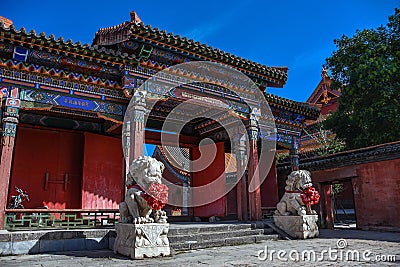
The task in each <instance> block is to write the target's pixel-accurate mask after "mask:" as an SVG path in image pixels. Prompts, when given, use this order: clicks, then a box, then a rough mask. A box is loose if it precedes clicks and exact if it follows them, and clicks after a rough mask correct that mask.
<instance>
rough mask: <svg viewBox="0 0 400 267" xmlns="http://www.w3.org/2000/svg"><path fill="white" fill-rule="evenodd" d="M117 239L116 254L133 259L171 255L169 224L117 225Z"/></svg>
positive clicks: (115, 244)
mask: <svg viewBox="0 0 400 267" xmlns="http://www.w3.org/2000/svg"><path fill="white" fill-rule="evenodd" d="M115 230H116V232H117V238H116V239H115V243H114V253H119V254H122V255H125V256H129V257H131V258H132V259H143V258H144V257H157V256H168V255H170V254H171V252H170V248H169V241H168V237H167V234H168V230H169V224H168V223H146V224H126V223H120V224H117V225H115Z"/></svg>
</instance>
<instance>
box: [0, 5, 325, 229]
mask: <svg viewBox="0 0 400 267" xmlns="http://www.w3.org/2000/svg"><path fill="white" fill-rule="evenodd" d="M130 15H131V20H130V21H126V22H123V23H121V24H119V25H116V26H112V27H109V28H102V29H99V30H98V31H97V32H96V33H95V35H94V39H93V43H92V44H91V45H89V44H81V43H80V42H76V43H73V42H72V41H71V40H64V38H63V37H60V38H56V37H55V36H54V35H49V36H47V35H46V34H45V33H43V32H42V33H36V32H35V31H34V30H31V31H27V30H26V29H25V28H21V29H19V30H18V29H16V28H15V27H14V25H12V22H11V23H9V20H5V19H2V20H0V97H1V102H0V103H1V105H2V106H1V119H2V120H1V122H2V142H1V151H0V152H1V162H0V183H1V184H2V188H1V190H0V226H1V227H3V226H4V218H5V214H6V213H7V209H6V208H7V203H9V201H10V197H11V196H12V195H15V191H14V188H15V187H19V188H22V189H23V190H26V191H27V192H28V194H29V197H30V202H26V203H24V206H25V208H31V209H33V208H38V207H42V206H47V207H48V208H49V209H50V210H63V209H65V210H68V209H69V210H71V209H74V210H79V209H82V210H102V209H108V210H110V209H118V203H119V202H120V201H121V200H122V198H123V195H124V192H125V184H124V183H125V175H126V170H127V166H126V165H127V164H126V163H125V162H126V161H125V160H124V156H123V146H122V138H123V134H124V131H123V125H124V124H123V122H124V115H125V112H126V110H127V107H128V104H129V102H130V100H131V98H132V97H135V96H136V95H137V90H138V88H140V87H141V85H142V84H144V83H145V81H146V80H147V79H148V78H149V77H151V76H152V75H154V74H156V73H158V72H160V71H162V70H164V69H167V68H168V67H171V66H175V65H177V64H179V63H185V62H195V61H204V62H205V61H209V62H214V63H220V64H223V65H226V66H229V67H231V68H233V69H235V70H238V71H240V72H241V73H243V74H245V75H246V76H247V77H248V78H249V79H251V81H253V82H254V83H255V84H256V85H257V87H258V88H257V90H259V92H255V91H254V90H253V89H250V87H248V86H247V85H246V83H243V84H229V83H224V82H220V81H216V80H212V77H211V78H210V77H208V76H206V75H203V74H202V73H201V72H197V73H190V72H182V73H181V72H179V71H178V72H177V73H176V75H179V77H181V78H182V79H185V77H196V78H198V79H200V80H201V81H202V82H200V83H197V84H196V85H182V86H180V87H179V88H177V89H176V90H175V91H174V94H170V95H169V96H168V97H163V98H162V99H161V98H158V94H160V92H159V88H157V87H151V86H147V87H146V86H145V91H146V94H144V95H142V98H141V99H140V103H139V104H138V106H137V109H135V116H137V117H135V123H134V124H133V125H131V127H132V129H131V130H132V131H133V132H134V133H135V135H136V137H137V138H136V139H135V143H134V144H131V154H130V156H131V158H136V157H138V156H139V155H141V154H143V149H144V145H145V144H152V145H156V146H157V147H156V149H155V151H154V156H155V157H156V158H158V159H159V160H161V161H163V163H164V164H165V165H166V170H165V176H167V177H166V178H167V179H169V180H170V181H171V183H174V184H180V185H181V186H182V187H184V188H191V187H196V186H201V185H203V184H205V183H208V182H212V181H213V180H214V179H215V178H216V177H218V176H220V175H224V176H225V181H224V185H222V186H225V185H229V184H233V185H235V186H234V187H233V189H232V190H230V191H229V193H228V194H227V195H225V196H223V197H221V198H220V199H218V200H215V201H213V202H212V203H209V204H207V205H204V206H201V207H190V208H188V207H176V206H175V207H172V206H171V207H169V208H170V211H169V212H170V214H172V213H173V212H175V213H174V214H175V215H181V216H186V217H187V218H194V217H199V218H209V217H212V216H219V217H221V218H234V219H238V220H242V221H248V220H260V219H261V218H262V215H263V213H262V211H263V210H265V209H268V208H269V207H274V206H275V204H276V203H277V202H278V187H277V174H276V167H275V163H273V164H272V168H271V170H270V172H269V174H268V175H267V177H261V178H262V179H261V180H263V181H264V182H263V183H262V184H261V186H260V187H259V188H257V190H255V191H253V192H248V190H247V187H248V183H249V182H250V181H249V180H248V178H247V177H251V176H253V177H257V175H258V174H257V171H258V170H257V168H256V166H257V163H258V157H259V153H260V152H261V151H260V148H259V143H260V142H261V141H262V138H264V137H263V136H262V135H260V134H259V133H260V127H262V125H264V124H263V123H264V122H263V120H265V121H266V120H267V119H268V118H259V120H258V121H256V119H254V117H252V116H251V114H252V112H254V110H252V109H251V108H250V107H249V106H248V105H246V103H248V102H249V103H252V101H254V95H255V94H256V93H260V92H261V94H263V95H264V97H265V98H266V99H267V101H268V104H269V106H270V108H271V111H272V114H273V119H274V120H275V125H276V150H278V151H279V150H289V151H290V155H291V159H292V161H291V162H292V168H293V169H296V168H297V164H298V161H297V151H298V148H299V144H300V138H301V135H302V130H303V128H304V127H305V126H306V121H311V120H316V119H317V118H318V116H319V114H320V109H319V108H318V107H315V106H312V105H310V104H307V103H300V102H296V101H292V100H289V99H285V98H282V97H279V96H276V95H272V94H269V93H267V88H268V87H278V88H280V87H283V86H284V85H285V83H286V80H287V72H288V69H287V68H286V67H269V66H265V65H262V64H259V63H256V62H253V61H250V60H247V59H244V58H241V57H238V56H235V55H232V54H230V53H227V52H224V51H221V50H219V49H215V48H212V47H210V46H208V45H206V44H201V43H199V42H195V41H193V40H189V39H187V38H185V37H181V36H179V35H174V34H172V33H167V32H166V31H164V30H159V29H158V28H152V27H151V26H145V25H144V24H143V22H142V21H141V20H140V18H139V17H138V16H137V14H136V13H135V12H131V14H130ZM211 71H213V70H212V69H211ZM160 79H161V80H164V82H168V81H169V80H168V79H169V78H168V77H167V76H165V77H161V78H160ZM234 92H240V95H238V94H235V93H234ZM201 97H207V98H211V99H214V100H215V101H218V102H223V103H225V104H226V105H228V106H229V114H235V116H236V117H237V118H240V120H241V121H242V122H243V124H244V125H246V129H247V133H246V134H248V142H249V148H250V149H249V153H250V157H249V161H248V162H247V163H246V164H243V159H242V157H241V153H242V151H237V150H233V149H231V147H230V145H229V140H227V137H226V134H225V133H226V132H225V130H224V128H223V127H222V126H221V124H222V123H217V122H216V121H215V120H212V119H210V118H207V117H201V116H199V118H197V119H194V120H193V119H191V116H192V114H193V113H196V111H198V110H199V107H198V106H193V107H192V108H191V109H190V110H187V113H184V112H183V113H181V114H180V115H179V117H176V118H175V121H176V123H183V124H184V125H185V126H184V127H183V129H181V131H179V132H178V133H176V135H179V147H178V148H177V147H175V148H174V147H172V148H170V149H167V150H165V149H163V146H161V138H160V131H161V126H160V125H161V124H162V122H163V121H165V120H166V119H167V117H168V115H169V114H170V112H171V111H172V110H173V109H174V108H175V107H177V106H178V105H180V104H181V103H183V102H185V101H187V100H189V99H199V98H201ZM328 97H329V94H328ZM156 98H157V99H161V100H159V101H156V102H154V101H153V100H154V99H156ZM149 103H153V104H154V105H153V106H151V105H150V104H149ZM224 112H227V111H221V113H220V117H219V118H218V119H219V120H220V121H221V122H227V120H229V118H228V117H226V116H225V115H226V114H225V113H224ZM191 113H192V114H191ZM145 115H146V116H148V120H147V124H146V125H143V121H142V120H141V119H140V118H142V117H143V116H145ZM186 121H189V123H186ZM227 123H228V122H227ZM170 135H171V138H173V137H174V136H173V135H174V134H173V133H170ZM203 139H211V140H213V141H214V143H215V145H214V146H215V147H216V156H215V160H214V161H213V162H212V163H211V165H210V166H208V167H207V168H205V169H204V170H202V171H200V172H192V169H191V167H189V166H186V164H185V163H184V162H173V161H174V159H175V158H176V156H175V154H176V153H178V152H179V154H183V155H186V158H187V159H195V158H197V157H198V156H199V154H200V150H201V148H200V143H201V141H202V140H203ZM141 140H142V141H141ZM236 141H239V140H236ZM136 142H137V143H136ZM227 162H229V164H227ZM177 165H181V167H179V168H178V167H176V166H177ZM244 165H247V166H244ZM244 169H247V171H246V172H244V174H243V175H241V176H240V177H239V176H237V175H236V174H235V173H236V172H238V173H239V171H242V172H241V173H243V170H244ZM258 178H259V177H258ZM264 178H266V179H264ZM183 191H184V190H183ZM170 195H171V196H170V197H171V198H174V197H177V198H185V196H184V195H182V196H174V192H170ZM205 196H206V194H205ZM205 196H202V197H205ZM187 201H188V200H187ZM184 203H185V201H184ZM177 210H180V211H181V212H180V213H177V212H176V211H177Z"/></svg>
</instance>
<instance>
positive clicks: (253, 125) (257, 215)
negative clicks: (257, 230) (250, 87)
mask: <svg viewBox="0 0 400 267" xmlns="http://www.w3.org/2000/svg"><path fill="white" fill-rule="evenodd" d="M257 125H258V123H257V121H256V120H253V119H250V120H249V125H248V127H247V131H248V134H249V153H250V154H249V163H248V179H249V184H251V183H253V184H254V185H256V188H255V189H254V191H253V192H250V193H249V206H250V220H251V221H260V220H261V218H262V211H261V195H260V185H261V184H260V173H259V170H258V149H257V140H258V128H257Z"/></svg>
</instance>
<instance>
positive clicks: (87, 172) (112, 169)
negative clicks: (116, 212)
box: [82, 133, 124, 209]
mask: <svg viewBox="0 0 400 267" xmlns="http://www.w3.org/2000/svg"><path fill="white" fill-rule="evenodd" d="M121 142H122V141H121V139H120V138H114V137H110V136H104V135H98V134H92V133H85V155H84V160H83V162H84V163H83V180H82V208H84V209H117V208H118V205H119V203H120V202H121V200H122V196H123V192H124V183H123V154H122V143H121Z"/></svg>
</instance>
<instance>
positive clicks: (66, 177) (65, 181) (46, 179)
mask: <svg viewBox="0 0 400 267" xmlns="http://www.w3.org/2000/svg"><path fill="white" fill-rule="evenodd" d="M49 183H52V184H63V185H64V192H66V191H67V190H68V184H69V175H68V173H65V174H64V179H63V180H50V174H49V173H48V172H46V173H45V174H44V191H47V189H49Z"/></svg>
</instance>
